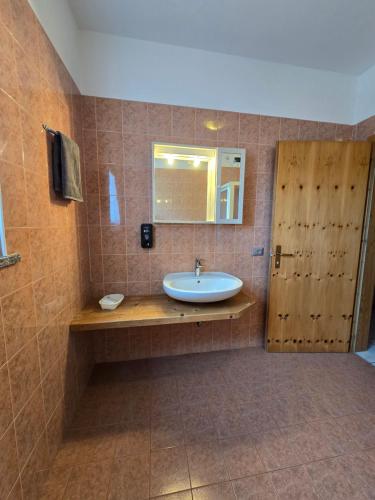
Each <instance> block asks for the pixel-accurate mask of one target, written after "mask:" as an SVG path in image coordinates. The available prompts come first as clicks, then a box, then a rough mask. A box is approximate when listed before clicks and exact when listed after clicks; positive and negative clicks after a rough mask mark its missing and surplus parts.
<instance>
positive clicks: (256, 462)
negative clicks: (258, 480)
mask: <svg viewBox="0 0 375 500" xmlns="http://www.w3.org/2000/svg"><path fill="white" fill-rule="evenodd" d="M220 449H221V453H222V454H223V457H224V463H225V466H226V469H227V471H228V475H229V478H230V479H237V478H241V477H245V476H255V475H257V474H260V473H262V472H265V467H264V465H263V462H262V461H261V459H260V457H259V454H258V452H257V450H256V448H255V443H254V439H253V438H252V437H251V436H239V437H234V438H229V439H224V440H221V441H220Z"/></svg>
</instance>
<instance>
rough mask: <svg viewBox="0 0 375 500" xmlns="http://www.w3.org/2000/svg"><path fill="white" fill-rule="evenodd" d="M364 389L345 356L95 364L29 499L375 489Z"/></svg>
mask: <svg viewBox="0 0 375 500" xmlns="http://www.w3.org/2000/svg"><path fill="white" fill-rule="evenodd" d="M374 388H375V369H374V367H373V366H372V365H369V364H367V363H365V362H364V361H363V360H361V359H360V358H358V357H357V356H354V355H346V354H267V353H265V352H264V351H263V350H261V349H243V350H238V351H228V352H218V353H205V354H198V355H188V356H180V357H175V358H164V359H153V360H149V361H138V362H128V363H118V364H108V365H98V366H97V367H96V369H95V371H94V374H93V376H92V379H91V382H90V384H89V386H88V388H87V390H86V393H85V394H84V397H83V399H82V401H81V405H80V407H79V411H78V413H77V415H76V418H75V420H74V422H73V426H72V428H71V429H70V431H69V433H68V435H67V437H66V440H65V443H64V445H63V446H62V448H61V450H60V451H59V452H58V454H57V457H56V460H55V463H54V466H53V467H52V468H51V469H50V470H49V471H44V473H43V475H42V477H43V479H45V483H44V488H43V493H42V492H39V493H38V495H37V496H36V497H35V498H43V499H47V498H51V499H52V498H53V499H54V500H57V499H59V498H64V499H65V498H67V499H85V500H87V499H95V500H101V499H111V500H115V499H116V500H144V499H148V498H154V497H161V498H165V499H169V500H188V499H189V500H192V499H194V500H228V499H238V500H239V499H241V500H242V499H262V500H263V499H275V498H277V499H283V500H284V499H285V500H290V499H329V500H332V499H366V498H367V499H374V498H375V398H374V390H375V389H374ZM36 482H37V481H36ZM163 495H164V496H163Z"/></svg>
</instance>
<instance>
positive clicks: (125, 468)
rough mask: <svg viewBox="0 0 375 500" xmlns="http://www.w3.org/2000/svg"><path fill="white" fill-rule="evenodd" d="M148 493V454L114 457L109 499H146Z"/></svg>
mask: <svg viewBox="0 0 375 500" xmlns="http://www.w3.org/2000/svg"><path fill="white" fill-rule="evenodd" d="M149 494H150V454H144V455H137V456H136V455H132V456H127V457H120V458H116V459H115V461H114V463H113V466H112V475H111V481H110V488H109V496H108V498H109V500H147V499H148V498H149Z"/></svg>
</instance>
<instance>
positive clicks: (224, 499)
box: [193, 482, 236, 500]
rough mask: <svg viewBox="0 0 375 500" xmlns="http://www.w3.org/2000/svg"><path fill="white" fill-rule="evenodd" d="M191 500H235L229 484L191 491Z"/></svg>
mask: <svg viewBox="0 0 375 500" xmlns="http://www.w3.org/2000/svg"><path fill="white" fill-rule="evenodd" d="M193 500H236V496H235V494H234V490H233V486H232V484H231V483H230V482H227V483H219V484H212V485H210V486H203V487H201V488H195V489H193Z"/></svg>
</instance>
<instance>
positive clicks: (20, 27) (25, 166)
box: [0, 0, 92, 499]
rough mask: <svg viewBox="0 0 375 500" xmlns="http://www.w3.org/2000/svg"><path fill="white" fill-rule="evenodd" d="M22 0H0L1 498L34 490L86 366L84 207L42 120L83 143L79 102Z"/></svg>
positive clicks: (72, 406) (82, 382)
mask: <svg viewBox="0 0 375 500" xmlns="http://www.w3.org/2000/svg"><path fill="white" fill-rule="evenodd" d="M80 99H81V98H80V95H79V92H78V90H77V88H76V86H75V85H74V83H73V81H72V79H71V78H70V76H69V74H68V72H67V71H66V69H65V67H64V66H63V64H62V62H61V61H60V59H59V57H58V56H57V54H56V52H55V51H54V49H53V48H52V46H51V44H50V42H49V40H48V38H47V37H46V35H45V34H44V32H43V30H42V29H41V27H40V25H39V23H38V21H37V20H36V18H35V16H34V14H33V12H32V10H31V8H30V7H29V4H28V2H27V1H26V0H11V1H8V0H0V184H1V187H2V192H3V198H4V217H5V226H6V237H7V244H8V252H9V253H11V252H19V253H20V254H21V256H22V261H21V262H20V263H19V264H17V265H15V266H13V267H9V268H5V269H1V270H0V449H1V453H0V498H2V499H5V498H8V494H10V495H11V497H12V498H21V496H20V495H21V490H22V494H23V498H24V499H31V498H38V495H37V493H36V492H35V490H34V487H35V484H37V481H36V479H37V473H38V474H40V472H38V471H40V470H42V469H45V468H46V467H47V466H48V464H49V462H50V460H52V458H53V457H54V454H55V452H56V449H57V447H58V445H59V443H60V439H61V434H62V430H63V427H64V425H65V424H66V423H67V422H68V421H69V420H70V418H71V416H72V413H73V412H74V409H75V406H76V402H77V400H78V398H79V396H80V394H81V392H82V390H83V389H84V387H85V383H86V380H87V377H88V375H89V373H90V368H91V365H92V356H91V352H90V345H89V343H88V339H87V338H84V337H70V338H69V330H68V325H69V322H70V320H71V318H72V314H73V312H74V310H75V309H77V308H80V307H81V306H82V305H83V304H84V303H85V301H86V297H87V295H88V285H89V280H88V276H89V257H88V238H87V218H86V217H87V214H86V210H85V206H83V205H77V204H74V203H65V202H62V201H60V200H58V199H57V198H56V197H55V195H54V193H53V192H52V190H51V178H50V171H51V170H50V161H49V160H50V153H51V148H50V142H49V141H50V138H48V137H47V136H46V133H45V132H44V131H42V123H43V122H47V123H48V124H49V125H50V126H51V127H53V128H55V129H59V130H62V131H63V132H65V133H66V134H68V135H71V136H72V137H74V138H75V140H76V141H78V143H81V138H82V134H81V106H80V105H81V100H80Z"/></svg>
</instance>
